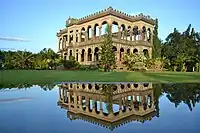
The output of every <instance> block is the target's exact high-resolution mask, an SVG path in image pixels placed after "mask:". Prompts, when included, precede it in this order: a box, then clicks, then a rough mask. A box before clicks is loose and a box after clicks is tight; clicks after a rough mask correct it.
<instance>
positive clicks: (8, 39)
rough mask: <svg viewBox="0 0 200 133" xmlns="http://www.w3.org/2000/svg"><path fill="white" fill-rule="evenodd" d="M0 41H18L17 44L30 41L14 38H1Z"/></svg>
mask: <svg viewBox="0 0 200 133" xmlns="http://www.w3.org/2000/svg"><path fill="white" fill-rule="evenodd" d="M0 40H5V41H19V42H29V41H30V40H28V39H25V38H16V37H1V36H0Z"/></svg>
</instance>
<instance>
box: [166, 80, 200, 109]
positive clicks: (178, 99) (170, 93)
mask: <svg viewBox="0 0 200 133" xmlns="http://www.w3.org/2000/svg"><path fill="white" fill-rule="evenodd" d="M163 92H164V93H166V94H167V95H166V97H167V98H168V99H169V100H170V102H172V103H174V104H175V107H178V106H179V104H180V103H185V104H187V106H188V107H189V109H190V111H192V107H195V105H196V103H199V101H200V84H195V83H184V84H181V83H179V84H178V83H177V84H164V85H163Z"/></svg>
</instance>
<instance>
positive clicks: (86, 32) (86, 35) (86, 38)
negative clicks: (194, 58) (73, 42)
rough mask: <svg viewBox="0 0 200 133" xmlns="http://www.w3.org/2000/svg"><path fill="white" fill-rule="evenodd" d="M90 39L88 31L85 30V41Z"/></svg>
mask: <svg viewBox="0 0 200 133" xmlns="http://www.w3.org/2000/svg"><path fill="white" fill-rule="evenodd" d="M87 40H88V31H87V30H86V31H85V41H87Z"/></svg>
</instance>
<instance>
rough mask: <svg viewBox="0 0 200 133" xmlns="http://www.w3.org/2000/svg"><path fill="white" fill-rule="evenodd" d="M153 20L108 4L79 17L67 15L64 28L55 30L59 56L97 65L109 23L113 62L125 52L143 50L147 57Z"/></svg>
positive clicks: (140, 51) (120, 59)
mask: <svg viewBox="0 0 200 133" xmlns="http://www.w3.org/2000/svg"><path fill="white" fill-rule="evenodd" d="M155 23H156V21H155V20H154V19H152V18H151V17H150V16H145V15H143V14H142V13H141V14H139V15H136V16H131V15H128V14H127V13H124V12H121V11H118V10H116V9H113V8H112V7H109V8H107V9H105V10H102V11H99V12H96V13H93V14H91V15H88V16H86V17H83V18H80V19H76V18H70V17H69V19H68V20H67V21H66V28H64V29H61V30H60V31H59V32H58V33H57V38H58V52H59V53H60V54H61V56H62V57H63V59H69V56H74V57H75V59H76V60H77V61H78V62H79V63H80V64H83V65H95V64H97V63H98V61H99V59H100V56H99V50H100V45H101V44H102V42H103V35H104V34H105V28H106V25H110V27H111V31H112V41H113V46H114V47H113V50H114V52H115V54H116V62H117V65H120V64H121V63H122V56H123V53H125V52H126V53H135V52H139V53H143V52H144V53H145V54H146V55H148V56H149V57H150V58H151V56H152V40H153V29H154V25H155Z"/></svg>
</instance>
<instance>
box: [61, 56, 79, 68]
mask: <svg viewBox="0 0 200 133" xmlns="http://www.w3.org/2000/svg"><path fill="white" fill-rule="evenodd" d="M62 64H63V66H64V68H65V69H73V70H75V69H77V66H79V63H78V62H76V60H75V58H74V57H73V56H71V57H69V60H62Z"/></svg>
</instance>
